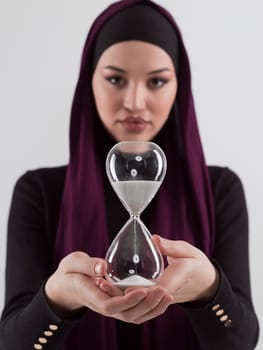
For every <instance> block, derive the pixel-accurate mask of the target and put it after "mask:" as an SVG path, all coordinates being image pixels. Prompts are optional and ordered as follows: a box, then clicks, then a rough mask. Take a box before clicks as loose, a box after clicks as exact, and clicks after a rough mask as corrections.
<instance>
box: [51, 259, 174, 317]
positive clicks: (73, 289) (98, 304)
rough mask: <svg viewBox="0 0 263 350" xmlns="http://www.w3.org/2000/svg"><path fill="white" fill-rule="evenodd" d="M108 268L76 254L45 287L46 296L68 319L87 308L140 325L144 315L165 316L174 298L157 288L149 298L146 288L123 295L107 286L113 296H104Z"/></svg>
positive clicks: (103, 264)
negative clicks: (105, 276)
mask: <svg viewBox="0 0 263 350" xmlns="http://www.w3.org/2000/svg"><path fill="white" fill-rule="evenodd" d="M106 267H107V265H106V262H105V260H103V259H99V258H92V257H90V256H89V255H87V254H85V253H83V252H74V253H71V254H69V255H68V256H66V257H65V258H64V259H62V260H61V262H60V264H59V266H58V268H57V270H56V271H55V272H54V274H53V275H52V276H51V277H50V278H49V279H48V280H47V282H46V285H45V293H46V296H47V298H48V301H49V303H50V305H51V307H52V308H53V309H54V310H55V312H57V313H58V314H59V315H60V316H61V317H67V316H70V315H71V314H72V313H74V311H75V310H78V309H79V308H81V307H83V306H86V307H88V308H89V309H91V310H93V311H95V312H98V313H99V314H101V315H104V316H111V317H114V318H116V319H120V320H123V321H127V322H134V323H137V322H138V323H139V322H142V320H143V319H144V317H143V315H144V314H147V313H148V314H149V315H155V313H156V312H162V310H163V309H164V308H166V307H167V306H168V304H169V303H170V302H171V300H172V298H171V297H168V298H167V296H166V294H167V293H166V292H165V291H164V289H163V288H161V287H157V288H154V290H153V291H152V293H151V296H150V297H149V296H148V291H147V288H138V289H133V290H130V291H129V293H124V292H123V291H122V290H121V289H119V288H117V287H116V286H113V285H112V284H111V283H109V282H107V283H106V284H107V285H108V287H109V288H110V291H111V292H110V293H107V292H105V291H104V290H103V287H101V286H102V285H103V283H102V282H103V281H105V282H106V280H104V279H103V278H101V277H102V276H104V275H105V274H106ZM108 292H109V290H108ZM167 299H168V300H169V302H168V301H167Z"/></svg>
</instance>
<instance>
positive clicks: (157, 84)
mask: <svg viewBox="0 0 263 350" xmlns="http://www.w3.org/2000/svg"><path fill="white" fill-rule="evenodd" d="M105 79H106V80H107V81H108V82H109V83H110V84H112V85H115V86H119V87H122V86H124V85H125V84H126V82H127V81H126V80H125V79H124V78H123V77H121V76H117V75H113V76H109V77H106V78H105ZM168 81H169V80H168V79H164V78H158V77H154V78H151V79H150V80H148V82H147V86H148V87H149V88H151V89H153V90H155V89H159V88H161V87H163V86H164V85H165V84H167V83H168Z"/></svg>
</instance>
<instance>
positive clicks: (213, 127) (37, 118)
mask: <svg viewBox="0 0 263 350" xmlns="http://www.w3.org/2000/svg"><path fill="white" fill-rule="evenodd" d="M159 3H160V4H161V5H163V6H165V7H167V9H168V10H170V11H172V13H173V15H174V17H175V18H176V20H177V22H178V24H179V26H180V27H181V31H182V33H183V36H184V40H185V44H186V47H187V49H188V53H189V56H190V62H191V66H192V76H193V91H194V96H195V104H196V109H197V113H198V119H199V126H200V132H201V136H202V139H203V144H204V149H205V153H206V158H207V162H208V163H210V164H218V165H223V166H224V165H227V166H229V167H230V168H232V169H234V170H235V171H236V172H237V173H238V174H239V175H240V177H241V179H242V181H243V184H244V187H245V191H246V195H247V203H248V209H249V215H250V260H251V278H252V291H253V296H254V303H255V307H256V309H257V313H258V316H259V319H260V322H261V323H262V321H263V307H262V298H261V296H262V294H263V284H262V282H261V280H260V279H261V277H260V275H261V274H262V272H261V266H262V259H261V256H262V247H263V238H262V237H263V220H262V213H261V212H262V199H263V185H262V179H263V166H262V161H263V157H262V155H261V152H262V150H263V137H262V131H263V127H262V120H263V105H262V96H261V95H262V92H263V68H262V62H263V41H262V34H263V21H262V13H263V3H262V1H261V0H250V1H248V0H231V1H229V0H221V1H210V0H199V1H196V0H166V1H165V0H162V1H159ZM108 4H110V1H106V0H105V1H104V0H98V1H96V2H89V1H87V0H85V1H84V0H56V1H53V0H45V1H35V0H23V1H20V0H9V1H4V0H0V96H1V100H0V169H1V170H0V179H1V181H0V307H1V308H2V305H3V299H4V268H5V267H4V266H5V244H6V221H7V215H8V210H9V205H10V197H11V193H12V189H13V186H14V183H15V181H16V179H17V178H18V177H19V176H20V175H21V174H22V173H23V172H24V171H26V170H27V169H33V168H36V167H40V166H53V165H60V164H63V163H66V162H67V159H68V125H69V111H70V106H71V101H72V95H73V91H74V88H75V83H76V79H77V74H78V68H79V61H80V55H81V50H82V46H83V43H84V40H85V37H86V33H87V30H88V28H89V26H90V24H91V21H92V20H93V18H94V17H95V15H97V14H98V13H99V12H100V11H101V10H102V9H104V7H105V6H106V5H108ZM240 258H242V257H240ZM17 268H18V273H19V266H18V267H17ZM262 344H263V343H262V342H261V343H260V344H259V345H258V347H257V349H262V348H263V345H262Z"/></svg>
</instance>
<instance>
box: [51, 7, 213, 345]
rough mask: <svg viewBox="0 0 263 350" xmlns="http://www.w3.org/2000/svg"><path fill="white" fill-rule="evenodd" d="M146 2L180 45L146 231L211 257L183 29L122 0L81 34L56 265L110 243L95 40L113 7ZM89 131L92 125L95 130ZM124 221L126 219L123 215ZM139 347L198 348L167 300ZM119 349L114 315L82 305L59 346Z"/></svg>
mask: <svg viewBox="0 0 263 350" xmlns="http://www.w3.org/2000/svg"><path fill="white" fill-rule="evenodd" d="M138 3H145V4H147V5H149V6H152V7H154V8H155V9H157V10H158V11H160V12H161V13H162V14H163V15H164V16H165V17H166V18H167V20H168V21H170V23H171V24H172V26H173V27H174V30H175V31H176V33H177V37H178V45H179V72H178V76H177V78H178V92H177V97H176V105H175V106H174V108H172V110H171V113H170V116H169V118H168V120H167V123H166V125H165V126H164V127H163V129H162V130H161V132H160V133H159V134H158V135H157V137H156V138H155V139H154V141H155V142H156V143H158V144H159V145H160V146H161V148H162V149H163V150H164V152H165V154H166V156H167V161H168V169H167V174H166V177H165V180H164V183H163V184H162V186H161V188H160V190H159V192H158V194H157V196H156V198H155V199H154V203H153V205H152V207H151V209H150V210H151V215H150V217H151V221H149V222H148V223H147V227H148V228H149V230H150V232H153V233H159V234H160V235H162V236H164V237H166V238H168V239H173V240H175V239H182V240H185V241H187V242H189V243H191V244H193V245H195V246H196V247H198V248H200V249H201V250H203V251H204V252H205V253H206V254H207V255H208V256H211V254H212V251H213V245H214V207H213V199H212V192H211V184H210V178H209V174H208V170H207V166H206V164H205V160H204V155H203V150H202V145H201V141H200V137H199V132H198V127H197V121H196V115H195V110H194V103H193V97H192V93H191V77H190V67H189V62H188V58H187V54H186V51H185V48H184V44H183V42H182V37H181V34H180V32H179V30H178V28H177V25H176V24H175V22H174V20H173V18H172V17H171V15H170V14H169V13H168V12H167V11H166V10H165V9H163V8H161V7H160V6H158V5H156V4H155V3H153V2H151V1H142V0H141V1H140V0H123V1H119V2H117V3H114V4H113V5H111V6H109V7H108V8H107V9H106V10H105V11H104V12H103V13H102V14H101V15H100V16H99V17H98V18H97V19H96V20H95V22H94V23H93V26H92V27H91V29H90V32H89V35H88V37H87V40H86V43H85V46H84V50H83V55H82V60H81V68H80V74H79V80H78V83H77V86H76V90H75V95H74V100H73V104H72V110H71V125H70V160H69V165H68V168H67V173H66V179H65V185H64V193H63V198H62V205H61V212H60V219H59V226H58V231H57V237H56V243H55V252H54V267H55V266H56V265H57V264H58V262H59V261H60V260H61V258H63V257H64V256H65V255H67V254H69V253H70V252H72V251H76V250H82V251H84V252H86V253H88V254H89V255H90V256H94V257H102V258H103V257H104V256H105V253H106V251H107V248H108V246H109V243H110V242H109V234H108V227H107V222H106V203H105V193H104V184H103V177H104V174H103V171H104V168H103V167H102V165H101V164H102V163H104V159H103V160H101V159H100V154H101V152H100V148H101V143H102V142H104V140H105V139H107V137H108V136H107V135H106V131H105V130H104V129H103V128H102V127H101V128H98V129H96V125H97V123H98V119H99V117H98V114H97V111H96V107H95V103H94V99H93V95H92V89H91V79H92V73H93V72H92V67H93V55H92V53H93V50H94V41H95V39H96V36H97V33H98V31H99V29H100V28H101V27H102V26H103V24H104V23H105V21H107V19H108V18H110V17H111V16H112V15H114V14H115V13H117V12H118V11H120V10H122V9H125V8H126V7H129V6H132V5H134V4H138ZM95 130H97V131H96V132H95ZM98 130H99V131H98ZM113 195H114V194H113ZM123 224H124V222H123ZM139 327H140V332H141V345H139V346H138V347H137V349H144V350H148V349H151V350H157V349H162V348H166V349H169V348H170V346H169V344H175V346H174V348H176V349H199V346H198V342H197V340H196V336H195V334H194V333H193V330H192V327H191V325H190V322H189V320H188V319H187V316H186V315H185V313H184V311H183V309H182V308H180V306H178V305H173V306H170V307H169V308H168V310H167V311H166V312H165V313H164V314H163V315H162V316H159V317H157V318H155V319H153V320H151V321H148V322H145V323H144V324H142V325H140V326H139ZM73 349H74V350H75V349H77V350H82V349H98V350H106V349H109V350H114V349H117V327H116V321H115V320H114V319H111V318H106V317H103V316H100V315H98V314H97V313H95V312H93V311H90V310H88V311H87V313H86V315H85V317H83V319H82V320H81V321H80V322H79V324H78V325H77V326H76V328H75V329H74V330H73V331H72V333H71V334H70V336H69V337H68V339H67V340H66V343H65V345H64V347H63V350H73Z"/></svg>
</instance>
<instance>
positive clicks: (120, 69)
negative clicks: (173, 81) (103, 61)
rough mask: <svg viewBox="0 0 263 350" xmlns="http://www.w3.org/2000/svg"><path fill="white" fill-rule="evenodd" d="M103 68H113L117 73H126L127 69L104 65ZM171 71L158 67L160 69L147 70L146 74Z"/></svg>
mask: <svg viewBox="0 0 263 350" xmlns="http://www.w3.org/2000/svg"><path fill="white" fill-rule="evenodd" d="M104 69H111V70H114V71H115V72H118V73H123V74H127V71H125V70H124V69H122V68H118V67H115V66H106V67H104ZM171 71H172V70H171V69H170V68H160V69H156V70H153V71H151V72H148V73H147V75H152V74H159V73H162V72H171Z"/></svg>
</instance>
